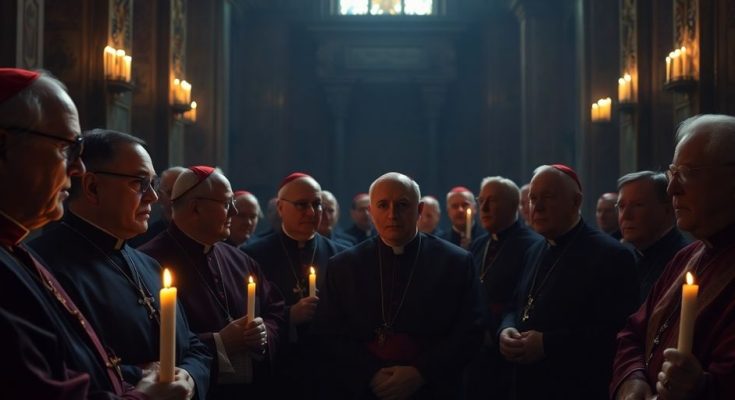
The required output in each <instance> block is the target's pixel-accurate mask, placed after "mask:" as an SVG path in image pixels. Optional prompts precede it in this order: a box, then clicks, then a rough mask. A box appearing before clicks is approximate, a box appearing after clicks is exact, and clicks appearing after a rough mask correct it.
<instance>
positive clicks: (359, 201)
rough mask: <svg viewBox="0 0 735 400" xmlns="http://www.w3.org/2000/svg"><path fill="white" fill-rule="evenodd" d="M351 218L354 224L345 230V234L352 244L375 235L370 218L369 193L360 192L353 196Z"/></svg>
mask: <svg viewBox="0 0 735 400" xmlns="http://www.w3.org/2000/svg"><path fill="white" fill-rule="evenodd" d="M350 218H352V226H350V227H349V228H347V229H346V230H345V231H344V236H345V237H346V238H347V239H348V240H351V241H352V244H358V243H360V242H362V241H364V240H367V239H368V238H370V237H372V236H374V235H375V231H373V224H372V222H371V219H370V197H369V196H368V194H367V193H358V194H356V195H355V196H354V197H353V198H352V208H351V209H350Z"/></svg>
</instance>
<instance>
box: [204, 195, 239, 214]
mask: <svg viewBox="0 0 735 400" xmlns="http://www.w3.org/2000/svg"><path fill="white" fill-rule="evenodd" d="M194 198H195V199H198V200H209V201H213V202H215V203H219V204H221V205H222V206H223V207H224V208H225V211H226V212H229V211H230V210H236V208H235V198H234V197H230V198H229V199H225V200H222V199H213V198H211V197H194Z"/></svg>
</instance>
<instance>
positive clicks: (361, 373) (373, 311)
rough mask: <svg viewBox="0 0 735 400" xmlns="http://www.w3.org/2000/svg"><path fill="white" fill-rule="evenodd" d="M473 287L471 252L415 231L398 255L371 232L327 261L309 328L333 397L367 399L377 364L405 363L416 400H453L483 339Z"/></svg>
mask: <svg viewBox="0 0 735 400" xmlns="http://www.w3.org/2000/svg"><path fill="white" fill-rule="evenodd" d="M480 293H481V292H480V286H479V281H478V279H477V277H476V276H475V270H474V268H473V265H472V257H471V255H470V253H468V252H467V251H465V250H462V249H460V248H459V247H457V246H454V245H451V244H449V243H447V242H446V241H444V240H442V239H439V238H437V237H435V236H432V235H426V234H423V233H419V234H417V235H416V237H415V238H414V239H413V240H412V241H411V242H410V243H409V244H407V245H406V246H405V248H404V249H403V254H400V255H398V254H394V249H393V248H391V247H389V246H387V245H385V244H384V243H383V241H382V240H381V239H380V238H379V237H374V238H372V239H369V240H367V241H364V242H362V243H361V244H359V245H357V246H355V247H353V248H351V249H349V250H346V251H344V252H342V253H340V254H338V255H337V256H335V257H334V258H332V259H331V260H330V262H329V268H328V270H327V276H326V282H325V286H324V290H323V291H322V296H321V304H320V305H319V309H318V310H317V319H316V322H315V332H316V333H317V335H318V337H319V339H320V343H321V344H322V346H323V350H324V352H323V353H324V357H326V361H325V363H324V364H325V367H326V368H327V370H326V371H325V374H324V377H325V378H326V379H327V382H326V383H325V384H324V385H322V387H323V388H325V389H327V390H328V391H329V393H328V396H329V397H332V398H372V397H373V395H372V392H371V391H370V389H369V382H370V381H371V379H372V378H373V376H374V375H375V373H376V372H377V371H378V370H379V369H380V368H383V367H388V366H394V365H411V366H414V367H416V368H417V369H418V370H419V372H420V373H421V375H422V377H423V378H424V380H425V381H426V384H425V385H424V386H423V387H422V388H421V389H420V390H419V392H418V393H417V394H416V398H420V399H422V398H439V399H445V398H456V397H457V396H458V395H459V388H460V380H461V375H462V370H463V368H464V366H465V365H466V364H467V362H468V361H469V360H470V358H471V357H472V356H473V355H474V354H475V353H476V352H477V350H478V349H479V348H480V344H481V342H482V335H483V329H482V319H483V317H482V304H481V300H480V297H481V296H480Z"/></svg>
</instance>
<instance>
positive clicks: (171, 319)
mask: <svg viewBox="0 0 735 400" xmlns="http://www.w3.org/2000/svg"><path fill="white" fill-rule="evenodd" d="M160 302H161V338H160V340H161V342H160V362H161V366H160V371H159V377H158V380H159V381H160V382H173V380H174V367H175V366H176V288H175V287H171V273H170V272H169V270H168V268H166V269H164V270H163V288H162V289H161V293H160Z"/></svg>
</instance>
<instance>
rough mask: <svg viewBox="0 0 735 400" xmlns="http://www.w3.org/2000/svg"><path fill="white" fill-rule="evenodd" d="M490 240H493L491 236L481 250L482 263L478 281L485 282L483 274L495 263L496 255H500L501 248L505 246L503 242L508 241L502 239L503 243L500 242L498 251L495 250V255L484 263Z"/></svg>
mask: <svg viewBox="0 0 735 400" xmlns="http://www.w3.org/2000/svg"><path fill="white" fill-rule="evenodd" d="M498 241H500V240H498ZM492 242H493V238H492V236H491V237H489V238H488V241H487V243H485V250H484V251H483V252H482V262H483V264H482V268H480V283H485V275H487V273H488V272H489V271H490V267H492V266H493V264H495V260H497V259H498V257H500V253H501V252H502V251H503V249H504V248H505V244H506V243H507V242H508V241H507V240H503V243H501V244H500V248H499V249H498V251H496V252H495V255H494V256H493V258H492V260H490V262H488V263H486V262H485V259H486V258H487V251H488V249H489V248H490V243H492Z"/></svg>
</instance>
